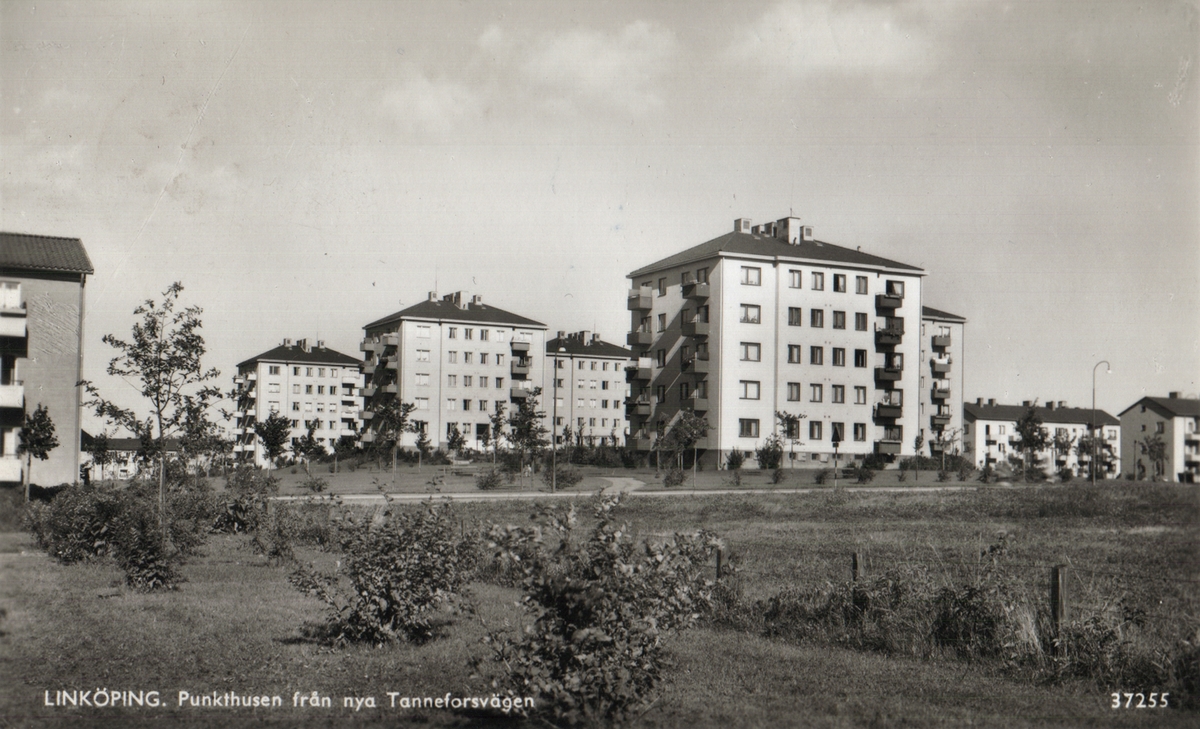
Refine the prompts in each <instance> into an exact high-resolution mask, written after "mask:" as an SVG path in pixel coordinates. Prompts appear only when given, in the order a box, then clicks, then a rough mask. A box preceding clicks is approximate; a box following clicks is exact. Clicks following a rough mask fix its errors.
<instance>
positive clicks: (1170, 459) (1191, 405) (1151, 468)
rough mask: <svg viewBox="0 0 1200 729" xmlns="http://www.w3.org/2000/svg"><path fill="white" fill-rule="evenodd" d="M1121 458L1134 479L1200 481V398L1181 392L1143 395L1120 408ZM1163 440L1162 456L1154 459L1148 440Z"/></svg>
mask: <svg viewBox="0 0 1200 729" xmlns="http://www.w3.org/2000/svg"><path fill="white" fill-rule="evenodd" d="M1120 417H1121V444H1122V446H1121V461H1122V463H1124V464H1125V467H1126V468H1127V469H1129V470H1130V471H1131V472H1132V473H1133V475H1134V478H1136V479H1138V480H1139V481H1140V480H1142V479H1154V480H1158V479H1164V480H1174V481H1180V482H1186V483H1196V482H1197V481H1200V400H1197V399H1195V398H1185V397H1183V396H1182V395H1181V394H1180V393H1178V392H1172V393H1169V394H1168V395H1167V396H1166V397H1143V398H1142V399H1141V400H1138V401H1137V402H1135V403H1134V404H1132V405H1130V406H1129V407H1127V408H1125V410H1123V411H1121V416H1120ZM1156 436H1157V438H1158V439H1159V440H1161V441H1162V445H1163V454H1162V455H1163V457H1162V460H1161V461H1158V462H1156V461H1155V460H1153V459H1152V458H1151V456H1150V454H1149V453H1147V452H1146V450H1145V449H1144V448H1143V445H1145V444H1146V443H1147V439H1150V440H1151V441H1153V440H1154V438H1155V437H1156Z"/></svg>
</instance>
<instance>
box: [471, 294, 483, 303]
mask: <svg viewBox="0 0 1200 729" xmlns="http://www.w3.org/2000/svg"><path fill="white" fill-rule="evenodd" d="M471 303H472V304H474V305H475V306H482V305H483V296H482V295H481V294H475V295H474V296H472V297H471Z"/></svg>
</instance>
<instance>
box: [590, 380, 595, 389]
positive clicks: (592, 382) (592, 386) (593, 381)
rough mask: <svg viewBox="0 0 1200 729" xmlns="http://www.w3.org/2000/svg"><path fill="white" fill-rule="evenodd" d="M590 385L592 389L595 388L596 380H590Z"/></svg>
mask: <svg viewBox="0 0 1200 729" xmlns="http://www.w3.org/2000/svg"><path fill="white" fill-rule="evenodd" d="M590 385H591V389H593V390H595V389H596V381H595V380H592V381H591V383H590Z"/></svg>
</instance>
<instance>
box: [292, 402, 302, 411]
mask: <svg viewBox="0 0 1200 729" xmlns="http://www.w3.org/2000/svg"><path fill="white" fill-rule="evenodd" d="M292 410H295V411H296V412H299V411H300V403H298V402H294V403H292Z"/></svg>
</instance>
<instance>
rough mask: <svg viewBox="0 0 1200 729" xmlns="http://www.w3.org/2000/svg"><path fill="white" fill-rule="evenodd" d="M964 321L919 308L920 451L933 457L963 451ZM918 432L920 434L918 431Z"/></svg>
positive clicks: (932, 310)
mask: <svg viewBox="0 0 1200 729" xmlns="http://www.w3.org/2000/svg"><path fill="white" fill-rule="evenodd" d="M966 324H967V320H966V319H964V318H963V317H961V316H958V315H957V314H950V313H948V312H945V311H940V310H938V309H934V308H931V307H928V306H923V307H921V381H920V384H919V386H918V388H917V392H918V393H919V394H920V403H919V407H920V415H921V422H920V423H919V425H920V427H921V428H922V429H927V430H925V432H924V433H923V437H924V441H925V442H924V444H923V445H924V447H923V448H922V450H923V451H924V452H926V453H928V454H929V455H930V456H932V457H934V458H937V457H939V456H941V455H943V453H945V454H946V455H950V454H952V453H954V452H956V451H958V452H962V451H963V450H964V448H963V440H962V435H963V412H962V402H963V384H964V382H965V378H964V377H963V371H964V367H965V364H966V360H965V357H964V354H965V345H966V342H965V334H966ZM918 432H920V431H918Z"/></svg>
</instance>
